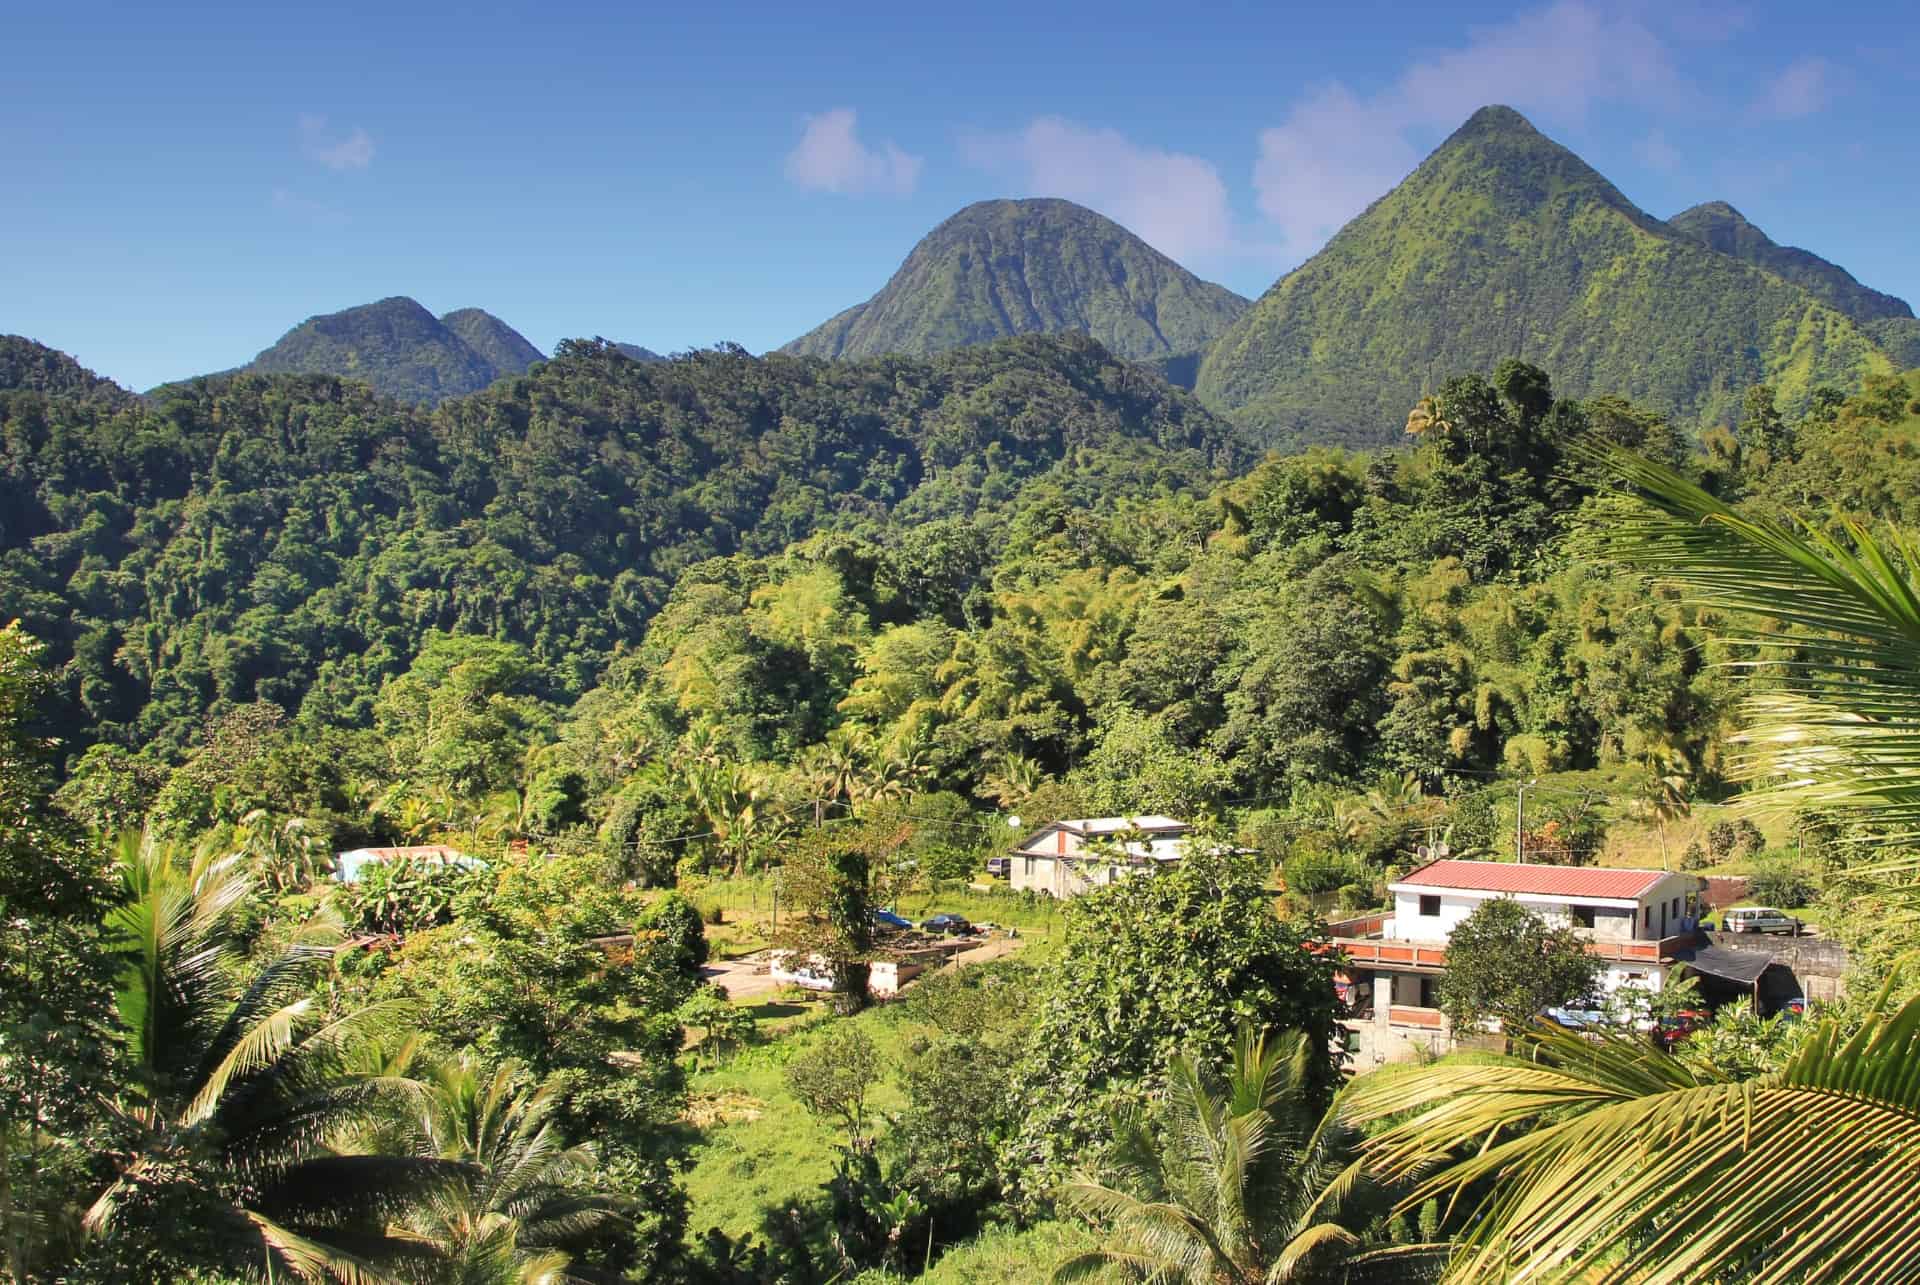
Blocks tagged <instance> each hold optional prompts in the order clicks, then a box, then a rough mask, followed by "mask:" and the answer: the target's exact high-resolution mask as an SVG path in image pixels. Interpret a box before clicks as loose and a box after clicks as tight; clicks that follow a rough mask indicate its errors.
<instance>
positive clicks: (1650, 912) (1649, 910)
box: [1642, 906, 1653, 932]
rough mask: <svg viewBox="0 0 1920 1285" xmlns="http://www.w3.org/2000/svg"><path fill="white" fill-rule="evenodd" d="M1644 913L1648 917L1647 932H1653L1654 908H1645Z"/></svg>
mask: <svg viewBox="0 0 1920 1285" xmlns="http://www.w3.org/2000/svg"><path fill="white" fill-rule="evenodd" d="M1642 913H1644V914H1645V915H1646V917H1647V923H1646V931H1648V932H1652V931H1653V907H1652V906H1646V907H1643V909H1642Z"/></svg>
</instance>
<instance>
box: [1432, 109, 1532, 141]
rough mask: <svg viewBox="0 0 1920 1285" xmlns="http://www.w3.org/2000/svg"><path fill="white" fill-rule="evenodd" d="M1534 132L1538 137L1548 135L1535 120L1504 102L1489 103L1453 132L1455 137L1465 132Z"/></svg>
mask: <svg viewBox="0 0 1920 1285" xmlns="http://www.w3.org/2000/svg"><path fill="white" fill-rule="evenodd" d="M1496 133H1498V134H1532V135H1533V136H1535V137H1536V138H1544V137H1546V136H1545V135H1544V134H1542V133H1540V131H1539V130H1537V129H1535V128H1534V127H1533V122H1532V121H1530V120H1528V119H1527V118H1526V117H1525V116H1522V115H1521V114H1520V113H1519V112H1517V111H1515V110H1513V108H1511V107H1508V106H1506V105H1505V104H1503V103H1489V104H1488V105H1487V106H1485V107H1482V108H1481V109H1480V110H1479V111H1477V112H1475V113H1474V114H1473V115H1471V116H1469V117H1467V121H1466V124H1464V125H1462V126H1461V127H1460V128H1459V129H1457V130H1455V131H1454V132H1453V136H1454V137H1455V138H1459V137H1460V136H1462V135H1463V134H1496Z"/></svg>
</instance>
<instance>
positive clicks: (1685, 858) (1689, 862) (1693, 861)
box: [1680, 839, 1713, 870]
mask: <svg viewBox="0 0 1920 1285" xmlns="http://www.w3.org/2000/svg"><path fill="white" fill-rule="evenodd" d="M1712 864H1713V862H1712V861H1711V860H1710V859H1709V858H1708V856H1707V850H1706V848H1704V847H1702V846H1701V843H1700V840H1698V839H1695V840H1694V841H1693V842H1692V843H1689V844H1688V845H1687V849H1686V851H1685V852H1682V853H1681V854H1680V868H1681V869H1682V870H1705V869H1706V868H1707V867H1708V866H1710V865H1712Z"/></svg>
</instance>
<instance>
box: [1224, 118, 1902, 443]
mask: <svg viewBox="0 0 1920 1285" xmlns="http://www.w3.org/2000/svg"><path fill="white" fill-rule="evenodd" d="M1513 354H1518V355H1520V356H1522V357H1524V358H1525V359H1526V360H1528V361H1531V362H1534V363H1536V364H1538V365H1540V366H1542V367H1544V368H1545V369H1547V370H1550V371H1552V372H1553V375H1554V381H1555V384H1556V386H1557V387H1558V388H1560V389H1562V390H1563V391H1564V392H1566V393H1567V394H1569V395H1572V396H1585V395H1588V394H1592V393H1619V394H1624V395H1626V396H1629V397H1631V398H1633V399H1634V400H1635V401H1637V402H1641V403H1643V404H1645V405H1647V406H1649V407H1651V408H1654V409H1657V410H1660V411H1662V412H1665V413H1667V414H1670V415H1673V416H1675V417H1676V418H1677V419H1679V420H1680V421H1682V422H1686V423H1699V422H1705V421H1726V420H1730V419H1731V418H1733V417H1734V415H1735V414H1736V412H1737V411H1738V408H1739V400H1740V396H1741V393H1742V390H1744V389H1745V388H1747V387H1748V386H1750V385H1753V384H1757V383H1762V382H1765V383H1769V384H1771V385H1773V386H1774V387H1775V388H1776V390H1777V391H1778V393H1779V396H1780V399H1781V402H1782V404H1783V405H1784V406H1785V407H1787V408H1788V409H1789V410H1797V409H1798V408H1799V407H1800V406H1802V405H1804V404H1805V403H1806V399H1807V397H1808V395H1809V394H1810V393H1811V392H1812V390H1813V389H1814V388H1816V387H1818V386H1820V385H1822V384H1832V385H1836V386H1840V387H1843V388H1855V387H1858V386H1859V385H1860V384H1861V382H1862V380H1863V379H1864V378H1865V377H1866V376H1867V375H1870V374H1876V373H1888V372H1890V371H1891V370H1892V369H1893V366H1894V363H1893V362H1892V361H1890V360H1889V358H1888V357H1887V355H1886V354H1885V353H1884V352H1883V351H1882V350H1881V348H1879V347H1878V346H1876V345H1875V343H1874V342H1873V340H1872V339H1871V338H1870V337H1869V336H1868V334H1867V333H1865V332H1864V331H1863V330H1862V328H1861V326H1860V325H1859V324H1857V323H1856V322H1855V321H1853V320H1852V319H1851V318H1849V317H1847V316H1846V315H1844V314H1842V313H1840V312H1837V311H1835V310H1834V309H1833V308H1831V307H1829V306H1828V305H1826V304H1825V303H1822V302H1821V301H1820V300H1818V299H1817V298H1815V297H1814V296H1812V295H1810V294H1808V293H1807V292H1806V291H1805V290H1803V289H1801V288H1800V287H1799V286H1797V285H1794V284H1791V283H1789V282H1786V281H1783V280H1781V279H1780V278H1778V277H1776V276H1772V275H1769V274H1768V273H1765V272H1762V271H1760V270H1759V269H1757V268H1755V267H1752V266H1750V265H1748V264H1744V263H1741V262H1739V261H1738V260H1735V259H1733V258H1730V257H1728V256H1727V255H1724V254H1720V253H1716V252H1715V251H1713V250H1710V249H1708V248H1706V247H1705V246H1702V245H1700V244H1698V243H1697V242H1696V241H1694V240H1692V239H1690V238H1688V237H1686V236H1683V235H1681V234H1679V233H1677V232H1675V231H1674V230H1673V229H1672V228H1670V227H1668V226H1667V225H1666V224H1664V223H1662V222H1660V221H1659V220H1657V219H1655V218H1653V217H1651V216H1650V215H1648V214H1646V213H1645V212H1643V211H1641V210H1640V209H1638V208H1637V207H1635V206H1634V205H1633V203H1632V202H1630V201H1629V200H1627V198H1626V197H1625V196H1623V195H1622V194H1621V193H1620V191H1619V190H1618V189H1617V188H1615V187H1614V186H1613V185H1612V184H1611V183H1609V182H1608V181H1607V180H1606V179H1605V178H1603V177H1602V176H1601V175H1600V174H1598V173H1597V172H1595V171H1594V170H1593V169H1592V168H1591V167H1590V166H1588V165H1587V164H1586V163H1585V162H1584V161H1582V160H1581V159H1580V158H1579V157H1578V156H1575V155H1574V154H1573V153H1572V152H1570V151H1568V150H1567V149H1566V148H1564V147H1561V146H1560V145H1559V144H1557V143H1555V142H1553V141H1552V140H1550V139H1548V138H1546V137H1545V136H1543V135H1542V134H1540V133H1539V132H1538V131H1537V130H1535V129H1534V128H1533V126H1532V125H1530V124H1529V123H1528V122H1527V121H1526V120H1525V119H1524V118H1523V117H1521V116H1520V115H1519V113H1517V112H1514V111H1512V110H1511V109H1509V108H1505V107H1488V108H1483V109H1482V110H1480V111H1479V112H1477V113H1475V114H1474V116H1473V117H1472V119H1470V120H1469V121H1468V122H1467V123H1466V124H1465V125H1463V126H1462V127H1461V128H1460V129H1459V130H1458V131H1457V132H1455V133H1454V135H1453V136H1452V137H1451V138H1449V139H1447V141H1446V142H1445V143H1444V144H1442V145H1441V146H1440V148H1439V149H1438V150H1436V151H1435V152H1434V153H1433V155H1431V156H1429V157H1428V158H1427V159H1426V161H1424V162H1423V163H1422V164H1421V165H1420V167H1419V168H1418V169H1417V170H1415V171H1414V172H1413V174H1411V175H1410V176H1409V177H1408V178H1407V179H1406V180H1405V181H1404V182H1402V183H1401V184H1400V185H1399V186H1398V187H1396V188H1395V189H1394V190H1393V191H1392V192H1390V193H1388V194H1387V195H1386V196H1385V197H1383V198H1381V199H1380V200H1379V201H1376V202H1375V203H1374V204H1373V205H1372V206H1370V207H1369V208H1368V209H1367V210H1366V211H1365V212H1364V213H1362V214H1361V215H1360V216H1359V217H1357V218H1355V219H1354V220H1353V221H1352V222H1351V223H1349V224H1348V225H1347V226H1346V227H1345V228H1343V229H1341V231H1340V233H1339V234H1338V235H1337V236H1335V237H1334V239H1333V240H1332V241H1331V242H1329V243H1328V245H1327V246H1326V248H1325V249H1323V250H1322V251H1320V253H1318V254H1316V255H1315V256H1314V257H1313V258H1311V259H1309V260H1308V261H1307V262H1306V263H1304V264H1302V265H1301V266H1300V267H1299V268H1297V269H1295V270H1294V271H1293V272H1291V273H1289V274H1288V275H1287V276H1285V277H1283V278H1282V279H1281V280H1280V281H1279V282H1278V283H1277V284H1275V285H1274V286H1273V288H1272V289H1270V290H1269V291H1267V293H1266V294H1265V295H1263V296H1262V297H1261V298H1260V299H1259V300H1258V301H1257V302H1256V303H1255V304H1254V305H1253V307H1252V308H1251V309H1249V310H1248V312H1247V313H1246V315H1245V316H1243V317H1242V318H1241V319H1240V320H1239V321H1238V322H1237V323H1235V325H1234V326H1233V328H1232V329H1230V330H1229V331H1228V332H1227V333H1226V334H1224V335H1222V336H1221V338H1220V339H1219V341H1218V342H1217V343H1216V344H1215V345H1214V346H1213V347H1212V348H1211V349H1210V350H1209V351H1208V354H1207V357H1206V360H1205V362H1204V363H1203V364H1202V366H1201V369H1200V375H1199V379H1198V381H1197V385H1196V387H1197V391H1198V392H1199V395H1200V397H1201V400H1202V401H1204V402H1205V403H1206V404H1207V405H1208V406H1210V407H1212V408H1213V409H1215V410H1216V411H1219V412H1222V413H1224V414H1226V415H1227V416H1228V417H1229V418H1231V419H1233V420H1234V421H1235V422H1236V423H1238V424H1239V425H1240V426H1241V427H1242V428H1243V429H1244V430H1245V431H1247V432H1248V433H1249V434H1250V435H1251V436H1252V437H1254V438H1255V439H1256V440H1259V441H1263V442H1266V443H1271V444H1282V443H1303V442H1344V443H1378V442H1387V441H1392V440H1395V439H1397V438H1398V437H1399V435H1400V431H1401V425H1402V423H1403V421H1404V420H1405V418H1406V413H1407V409H1408V408H1409V407H1410V406H1411V405H1412V404H1413V402H1414V401H1416V400H1417V399H1418V398H1419V397H1420V396H1421V395H1422V394H1423V393H1425V392H1427V391H1429V390H1431V389H1433V388H1435V387H1437V386H1438V385H1439V383H1440V382H1441V381H1442V380H1443V379H1445V378H1446V377H1447V375H1448V374H1450V373H1451V372H1453V371H1457V370H1468V369H1480V368H1486V367H1490V366H1492V365H1493V364H1494V363H1495V362H1497V361H1498V360H1500V359H1501V358H1502V357H1505V356H1508V355H1513Z"/></svg>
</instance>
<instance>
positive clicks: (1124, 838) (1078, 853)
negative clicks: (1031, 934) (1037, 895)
mask: <svg viewBox="0 0 1920 1285" xmlns="http://www.w3.org/2000/svg"><path fill="white" fill-rule="evenodd" d="M1191 833H1193V827H1192V826H1190V825H1188V824H1187V823H1186V822H1185V821H1176V820H1174V819H1173V818H1172V817H1163V816H1140V817H1090V818H1087V819H1085V820H1080V821H1055V822H1053V823H1051V824H1049V825H1043V826H1041V827H1040V828H1039V829H1037V830H1035V831H1033V832H1032V833H1031V834H1029V835H1027V836H1026V837H1025V838H1024V839H1022V840H1020V842H1019V844H1018V845H1016V846H1015V847H1014V848H1013V850H1012V852H1011V854H1010V862H1009V864H1008V867H1007V882H1008V884H1009V885H1011V886H1012V887H1013V888H1014V889H1015V890H1016V891H1029V890H1030V891H1034V892H1045V893H1050V894H1052V895H1053V896H1055V897H1074V896H1078V895H1079V894H1080V893H1083V892H1085V891H1087V890H1088V889H1089V888H1101V887H1105V886H1106V885H1107V884H1110V883H1112V882H1114V881H1115V880H1117V879H1122V878H1125V877H1126V876H1127V875H1129V874H1136V873H1139V872H1141V871H1143V870H1152V869H1155V868H1158V867H1163V866H1166V865H1168V864H1170V863H1172V862H1175V861H1178V860H1180V858H1181V857H1182V856H1184V855H1185V854H1186V849H1187V836H1188V835H1189V834H1191Z"/></svg>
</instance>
